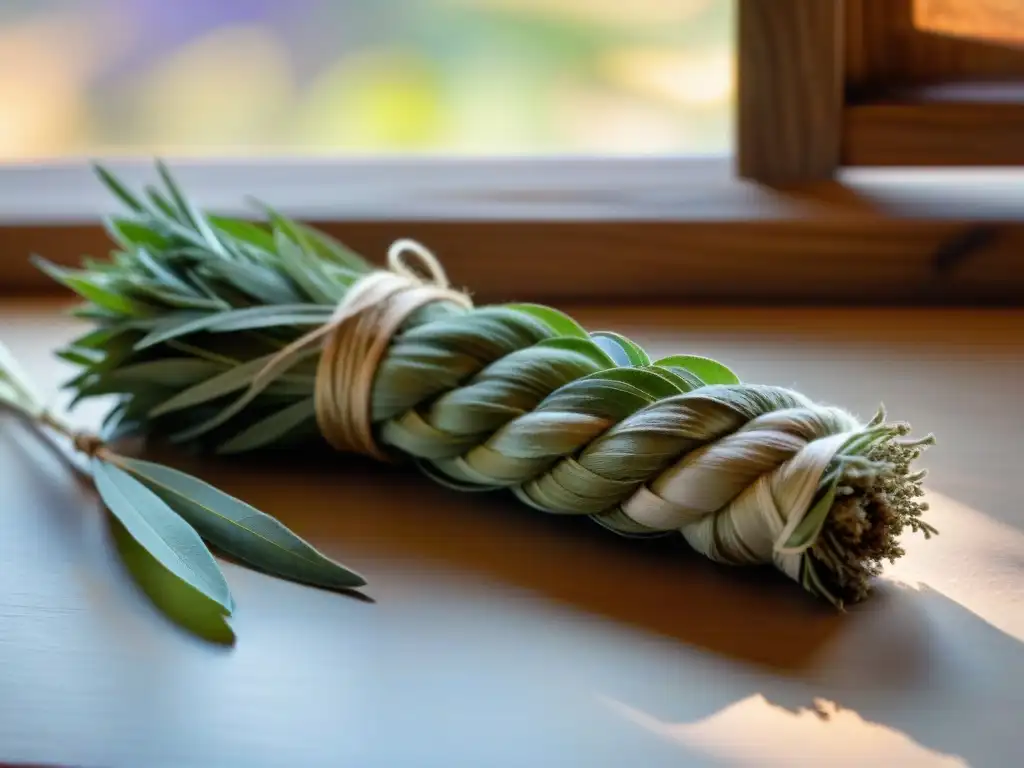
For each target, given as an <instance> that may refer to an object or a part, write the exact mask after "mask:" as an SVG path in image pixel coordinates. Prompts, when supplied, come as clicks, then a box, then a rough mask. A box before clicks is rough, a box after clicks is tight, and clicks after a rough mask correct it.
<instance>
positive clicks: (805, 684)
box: [0, 301, 1024, 768]
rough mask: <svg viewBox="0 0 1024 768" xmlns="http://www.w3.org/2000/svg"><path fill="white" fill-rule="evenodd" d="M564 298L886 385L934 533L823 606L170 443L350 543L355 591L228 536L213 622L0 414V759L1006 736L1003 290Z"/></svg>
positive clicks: (800, 372) (460, 757)
mask: <svg viewBox="0 0 1024 768" xmlns="http://www.w3.org/2000/svg"><path fill="white" fill-rule="evenodd" d="M58 309H59V306H58V305H56V304H52V303H39V302H20V303H19V302H15V301H6V302H0V328H2V329H3V330H2V337H3V339H4V340H5V341H6V342H7V343H8V344H9V346H11V347H12V348H13V350H14V351H15V353H16V354H17V355H18V356H19V357H20V358H21V359H22V360H23V362H24V364H25V367H26V368H27V369H28V370H29V371H30V372H31V374H32V375H33V376H34V377H35V378H37V380H39V381H40V382H42V383H45V386H46V389H47V391H50V392H52V391H54V389H55V385H56V384H57V382H58V381H59V379H60V378H61V376H62V375H63V374H64V373H65V371H64V370H63V369H62V367H61V366H60V365H59V364H58V363H56V362H55V361H54V359H53V357H52V355H51V351H52V349H53V348H54V347H55V346H56V345H57V344H58V343H60V342H61V341H62V340H64V339H67V338H69V337H70V335H71V334H72V332H73V331H74V329H75V326H74V325H73V323H72V321H69V320H68V319H66V318H63V317H61V316H60V315H59V313H58ZM567 309H570V311H572V312H573V314H574V315H575V316H576V317H578V319H580V320H581V321H582V322H583V323H584V324H585V325H586V326H588V327H590V328H592V329H598V328H610V329H614V330H617V331H620V332H623V333H626V334H627V335H630V336H632V337H633V338H635V339H636V340H637V341H638V342H640V343H642V344H644V345H645V346H647V347H648V348H649V349H650V350H651V351H652V353H655V354H668V353H670V352H683V351H687V352H693V353H698V354H701V353H702V354H710V355H713V356H715V357H718V358H719V359H722V360H724V361H726V362H728V363H730V364H731V365H733V366H734V367H735V368H736V369H737V370H738V372H739V373H740V375H741V376H743V377H744V378H745V379H747V380H752V381H761V382H765V383H776V384H783V385H791V386H794V387H797V388H799V389H801V390H802V391H804V392H806V393H807V394H808V395H810V396H812V397H815V398H818V399H820V400H824V401H829V402H834V403H838V404H842V405H845V406H847V407H849V408H850V409H851V410H853V411H855V412H857V413H859V414H861V415H864V416H869V415H870V414H871V413H872V412H873V411H874V409H875V407H876V406H877V404H878V401H879V400H884V401H885V403H886V405H887V406H888V407H889V410H890V413H891V414H892V415H893V416H895V417H899V418H906V419H907V420H909V421H911V422H912V423H913V424H914V426H915V428H916V429H917V430H919V431H928V430H931V431H934V432H935V433H936V434H937V435H938V437H939V440H940V444H939V445H938V446H937V447H936V448H934V449H933V450H932V451H930V452H929V454H928V455H927V458H926V461H925V465H926V466H928V467H929V468H930V469H931V472H932V474H931V477H930V481H929V483H930V485H929V495H930V502H931V504H932V511H931V519H932V522H933V523H934V524H935V525H937V526H938V527H939V528H940V529H941V531H942V534H941V535H940V536H939V537H938V538H937V539H935V540H933V541H931V542H924V541H922V540H918V539H909V540H908V541H907V550H908V554H907V556H906V557H905V558H904V559H903V560H901V561H900V562H899V563H897V565H896V566H894V567H892V568H890V569H889V571H888V575H887V577H886V578H885V579H884V580H882V581H881V582H880V584H879V587H878V590H877V593H876V594H875V595H874V597H873V598H872V599H871V600H870V601H869V602H867V603H865V604H863V605H861V606H859V607H856V608H855V609H853V610H851V611H849V612H848V613H846V614H837V613H834V612H833V611H831V610H829V609H828V608H826V607H825V606H823V605H820V604H817V603H815V602H813V601H812V600H810V599H808V598H805V597H804V596H803V595H802V594H801V592H800V590H799V589H798V588H796V587H795V585H793V584H790V583H788V582H786V581H785V580H783V579H781V578H776V577H775V576H774V575H773V574H771V573H767V572H762V571H742V572H741V571H735V570H731V569H726V568H723V567H719V566H715V565H713V564H710V563H707V562H703V561H700V560H698V559H697V558H695V557H693V556H690V555H688V554H686V552H685V550H683V549H682V548H681V547H678V546H673V545H668V544H662V545H651V544H642V543H638V542H633V541H624V540H620V539H618V538H616V537H614V536H612V535H611V534H609V533H607V532H605V531H604V530H602V529H599V528H597V527H596V526H593V525H591V524H588V523H586V522H584V521H579V520H564V519H557V518H553V517H547V516H544V515H542V514H540V513H538V512H535V511H533V510H529V509H526V508H523V507H521V506H519V505H517V504H516V503H515V502H514V501H511V500H509V499H508V498H506V497H504V496H502V495H475V494H468V495H460V494H456V493H454V492H450V491H447V490H444V489H441V488H439V487H436V486H433V485H431V484H430V483H429V482H428V481H427V480H425V479H423V478H420V477H418V476H417V475H416V474H414V473H412V472H410V471H409V470H403V469H401V468H384V467H379V466H374V465H371V464H369V463H366V462H362V461H357V460H353V459H349V458H345V457H341V456H330V457H325V459H324V460H322V461H318V462H317V463H316V464H315V465H313V466H309V465H305V466H304V465H303V461H305V457H295V458H294V461H293V460H291V459H286V460H284V461H281V460H277V461H274V462H268V461H261V462H259V463H252V462H251V461H242V460H237V461H235V462H231V463H228V462H220V461H210V460H201V459H198V458H186V457H180V456H179V457H177V458H176V459H175V461H176V462H177V463H178V464H179V465H181V466H185V467H188V468H190V469H191V470H192V471H195V472H197V473H198V474H200V475H201V476H203V477H205V478H208V479H210V480H212V481H214V482H216V483H218V484H220V485H221V486H222V487H223V488H225V489H226V490H228V491H230V492H232V493H235V494H236V495H239V496H241V497H243V498H245V499H247V500H249V501H251V502H253V503H255V504H256V505H258V506H260V507H261V508H263V509H265V510H266V511H268V512H270V513H272V514H274V515H276V516H278V517H280V519H282V520H283V521H284V522H285V523H286V524H288V525H290V526H291V527H293V528H294V529H296V530H297V531H299V532H300V533H301V534H303V535H305V536H307V537H308V538H309V539H311V540H312V541H313V542H314V543H316V544H317V545H318V546H320V547H322V548H323V549H325V550H327V551H328V552H330V553H331V554H333V555H335V556H337V557H338V558H340V559H341V560H343V561H344V562H347V563H349V564H351V565H353V566H355V567H357V568H359V569H360V570H361V571H362V572H363V573H365V574H366V575H367V576H368V577H369V580H370V587H369V588H368V590H367V593H368V594H369V595H371V596H372V597H373V598H374V600H375V602H374V603H364V602H358V601H355V600H352V599H347V598H345V597H341V596H338V595H334V594H330V593H326V592H321V591H317V590H313V589H306V588H302V587H297V586H294V585H291V584H287V583H284V582H281V581H277V580H273V579H270V578H267V577H264V576H262V575H258V574H255V573H252V572H250V571H248V570H244V569H241V568H237V567H235V566H233V565H225V572H226V574H227V576H228V580H229V581H230V583H231V586H232V589H233V591H234V593H235V596H236V598H237V602H238V606H239V607H238V611H237V614H236V618H235V619H234V620H233V625H234V627H235V629H236V631H237V633H238V642H237V644H236V646H235V647H234V648H232V649H222V648H215V647H210V646H208V645H204V644H203V643H201V642H199V641H197V640H194V639H193V638H191V637H189V636H187V635H185V634H184V633H182V632H180V631H178V630H176V629H175V628H174V627H172V626H170V625H169V624H167V623H166V622H165V621H164V620H163V619H162V618H161V616H160V615H158V614H157V613H155V612H154V610H152V609H151V608H150V606H149V605H148V603H147V602H146V601H145V599H144V598H143V597H141V596H140V595H139V594H138V593H137V592H136V590H135V589H134V587H133V586H132V584H131V583H130V581H129V580H128V579H127V577H126V575H125V573H124V572H123V571H122V569H121V567H120V566H119V565H118V562H117V560H116V559H115V557H114V555H113V548H112V544H111V542H110V539H109V537H108V535H107V533H106V529H105V525H104V517H103V515H102V513H101V510H100V509H99V508H98V507H97V504H96V500H95V498H94V496H93V494H92V493H91V492H90V491H89V489H88V488H87V487H83V486H82V485H81V484H80V483H79V482H78V481H77V480H76V478H75V476H74V475H73V474H72V473H71V472H69V470H68V469H67V467H66V466H65V465H64V464H63V463H62V462H61V461H60V460H59V458H58V457H57V456H56V455H55V454H54V453H53V452H52V451H49V450H47V449H46V448H44V447H43V446H42V445H41V444H40V443H39V442H38V441H36V440H35V439H34V438H33V437H32V436H31V435H30V434H28V433H27V432H25V431H24V430H22V429H21V428H20V427H19V426H17V425H16V424H15V423H14V422H12V421H11V420H10V419H7V418H3V417H0V489H2V494H3V495H2V503H0V763H3V762H5V761H7V762H11V761H26V762H28V761H32V762H42V763H51V764H53V763H63V764H73V765H83V766H147V767H149V766H152V767H154V768H156V767H159V766H163V765H174V766H190V765H195V766H234V765H239V766H321V765H322V766H343V765H344V766H347V765H352V766H389V767H391V766H444V768H459V767H461V766H467V768H490V767H491V766H495V767H500V766H531V767H532V766H553V767H554V766H558V767H559V768H562V767H569V766H587V767H590V766H616V767H618V766H633V765H635V766H644V767H645V768H647V767H651V768H657V767H659V766H681V765H759V766H760V765H768V766H796V765H830V766H833V765H834V766H860V765H879V766H889V765H892V766H913V765H937V766H947V765H963V764H969V765H974V766H1010V765H1018V764H1019V763H1020V756H1021V736H1020V724H1021V722H1024V645H1022V643H1024V513H1022V511H1021V510H1022V506H1021V493H1020V471H1021V459H1022V449H1021V435H1024V409H1022V407H1021V405H1020V402H1021V401H1020V398H1021V391H1022V390H1021V384H1020V382H1021V380H1022V378H1024V312H1019V311H1018V312H1011V311H989V312H985V311H923V310H904V311H880V310H856V311H853V310H850V311H845V310H843V311H840V310H783V309H776V310H755V309H744V310H727V309H688V308H674V309H668V308H666V309H630V308H619V309H610V308H586V309H573V308H571V307H567ZM98 415H99V410H98V409H97V408H90V409H85V410H83V411H82V412H81V413H80V414H78V415H77V416H76V417H75V418H76V419H77V420H78V423H80V424H81V425H83V426H88V425H90V424H93V423H95V420H96V418H97V417H98Z"/></svg>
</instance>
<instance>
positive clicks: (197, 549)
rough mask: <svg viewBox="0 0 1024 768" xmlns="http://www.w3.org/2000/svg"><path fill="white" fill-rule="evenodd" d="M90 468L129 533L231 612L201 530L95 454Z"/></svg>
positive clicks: (221, 577) (220, 575)
mask: <svg viewBox="0 0 1024 768" xmlns="http://www.w3.org/2000/svg"><path fill="white" fill-rule="evenodd" d="M92 472H93V479H94V480H95V482H96V490H97V491H99V494H100V498H101V499H103V503H104V504H105V505H106V506H107V509H109V510H110V511H111V513H112V514H113V515H114V516H115V517H116V518H117V519H118V520H120V521H121V523H122V524H123V525H124V527H125V528H126V529H127V531H128V533H129V534H131V537H132V538H133V539H135V541H137V542H138V543H139V545H140V546H141V547H143V548H144V549H145V550H146V551H147V552H149V554H151V555H152V556H153V557H154V558H155V559H156V560H157V561H158V562H159V563H160V564H161V565H162V566H163V567H164V568H166V569H167V570H168V571H170V572H171V573H172V574H174V575H175V576H177V577H178V578H179V579H181V580H182V581H184V582H186V583H187V584H188V585H189V586H191V587H192V588H193V589H195V590H197V591H198V592H200V593H202V594H203V595H205V596H206V597H207V598H209V599H210V600H212V601H213V602H215V603H217V604H218V605H219V606H221V607H222V608H223V610H224V613H226V614H230V613H231V610H232V603H233V601H232V598H231V592H230V590H229V589H228V583H227V581H226V580H225V579H224V574H223V573H221V570H220V568H219V567H218V565H217V561H216V560H214V559H213V555H211V554H210V552H209V550H208V549H207V548H206V546H205V545H204V544H203V540H202V539H201V538H200V536H199V534H198V533H196V532H195V530H194V529H193V528H192V527H191V526H190V525H189V524H188V523H186V522H185V521H184V520H183V519H182V518H181V517H179V516H178V514H177V513H176V512H175V511H174V510H172V509H171V508H170V507H169V506H168V505H167V504H166V503H165V502H164V501H163V500H162V499H161V498H160V497H159V496H157V495H156V494H155V493H154V492H153V491H151V490H150V489H149V488H147V487H146V486H145V485H143V484H142V483H141V482H139V480H137V479H136V478H134V477H132V476H131V475H129V474H128V473H127V472H125V471H124V470H123V469H120V468H118V467H117V466H115V465H114V464H111V463H109V462H108V461H104V460H102V459H99V458H95V459H93V460H92Z"/></svg>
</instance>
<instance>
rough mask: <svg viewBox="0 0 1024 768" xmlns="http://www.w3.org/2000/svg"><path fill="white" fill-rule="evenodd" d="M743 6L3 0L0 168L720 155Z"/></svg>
mask: <svg viewBox="0 0 1024 768" xmlns="http://www.w3.org/2000/svg"><path fill="white" fill-rule="evenodd" d="M733 14H734V8H733V2H732V0H376V2H373V1H371V0H2V1H0V158H3V159H6V160H23V159H24V160H30V159H41V158H54V157H67V156H81V155H104V156H112V155H152V154H162V155H176V156H186V157H187V156H192V157H201V156H207V155H216V156H225V155H228V156H230V155H251V154H254V153H266V154H270V153H272V154H278V155H280V154H287V155H317V154H332V155H338V154H349V155H365V154H378V155H379V154H387V153H401V154H410V153H440V154H449V155H450V154H463V155H465V154H490V155H494V154H548V153H559V154H567V153H568V154H573V153H579V154H590V153H601V154H631V155H638V154H639V155H643V154H664V153H682V154H719V153H726V152H728V151H729V149H730V146H731V143H732V126H731V111H732V104H733V98H734V61H733V58H734V57H733Z"/></svg>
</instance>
